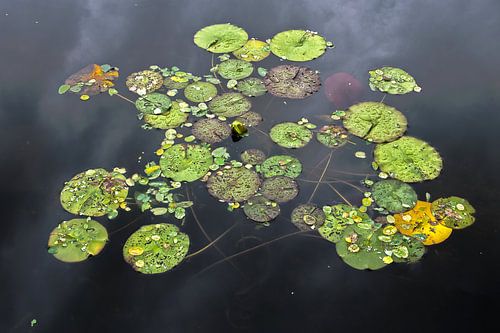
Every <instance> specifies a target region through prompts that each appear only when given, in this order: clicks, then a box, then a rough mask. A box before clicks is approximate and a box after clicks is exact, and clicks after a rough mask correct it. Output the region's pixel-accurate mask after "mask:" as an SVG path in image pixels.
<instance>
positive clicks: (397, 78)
mask: <svg viewBox="0 0 500 333" xmlns="http://www.w3.org/2000/svg"><path fill="white" fill-rule="evenodd" d="M368 73H370V79H369V85H370V88H371V90H373V91H376V90H379V91H381V92H384V93H389V94H393V95H401V94H406V93H409V92H411V91H415V92H420V91H421V90H422V88H420V87H419V86H418V85H417V82H416V81H415V79H414V78H413V77H412V76H411V75H410V74H408V73H407V72H405V71H404V70H402V69H401V68H396V67H382V68H378V69H374V70H371V71H369V72H368Z"/></svg>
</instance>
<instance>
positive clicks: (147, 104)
mask: <svg viewBox="0 0 500 333" xmlns="http://www.w3.org/2000/svg"><path fill="white" fill-rule="evenodd" d="M171 105H172V101H171V100H170V98H168V96H167V95H163V94H158V93H151V94H147V95H144V96H141V97H139V98H138V99H137V100H136V101H135V107H136V108H137V110H139V111H140V112H142V113H144V114H164V113H166V112H168V110H169V109H170V106H171Z"/></svg>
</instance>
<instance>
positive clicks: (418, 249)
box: [375, 225, 425, 263]
mask: <svg viewBox="0 0 500 333" xmlns="http://www.w3.org/2000/svg"><path fill="white" fill-rule="evenodd" d="M394 229H396V227H394V226H393V225H387V226H386V227H384V228H383V229H379V230H378V231H377V233H376V235H375V236H377V238H378V239H379V240H380V241H382V243H383V244H382V245H383V246H384V252H385V253H386V254H388V255H390V256H391V258H392V260H393V261H394V262H399V263H413V262H417V261H419V260H420V258H422V257H423V255H424V254H425V246H424V244H423V243H422V242H421V241H420V240H419V239H417V238H415V237H411V236H406V235H403V234H400V233H399V232H397V230H396V232H395V233H394Z"/></svg>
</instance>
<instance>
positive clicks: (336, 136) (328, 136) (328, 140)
mask: <svg viewBox="0 0 500 333" xmlns="http://www.w3.org/2000/svg"><path fill="white" fill-rule="evenodd" d="M347 137H348V135H347V131H346V130H345V128H343V127H341V126H337V125H326V126H323V127H321V128H320V129H319V132H317V133H316V139H317V140H318V141H319V142H321V143H322V144H323V145H325V146H327V147H328V148H338V147H341V146H343V145H344V144H345V143H346V142H347Z"/></svg>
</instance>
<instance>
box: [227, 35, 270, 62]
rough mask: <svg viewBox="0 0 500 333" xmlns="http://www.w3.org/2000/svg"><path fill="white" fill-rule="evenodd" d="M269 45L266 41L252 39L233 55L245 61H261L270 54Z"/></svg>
mask: <svg viewBox="0 0 500 333" xmlns="http://www.w3.org/2000/svg"><path fill="white" fill-rule="evenodd" d="M269 50H270V49H269V45H268V44H267V43H266V42H263V41H260V40H257V39H254V38H252V39H250V40H248V41H247V42H246V43H245V45H243V47H242V48H241V49H238V50H236V51H234V52H233V55H234V56H235V57H236V58H238V59H241V60H245V61H261V60H263V59H265V58H267V57H268V56H269V54H270V53H271V52H270V51H269Z"/></svg>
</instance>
